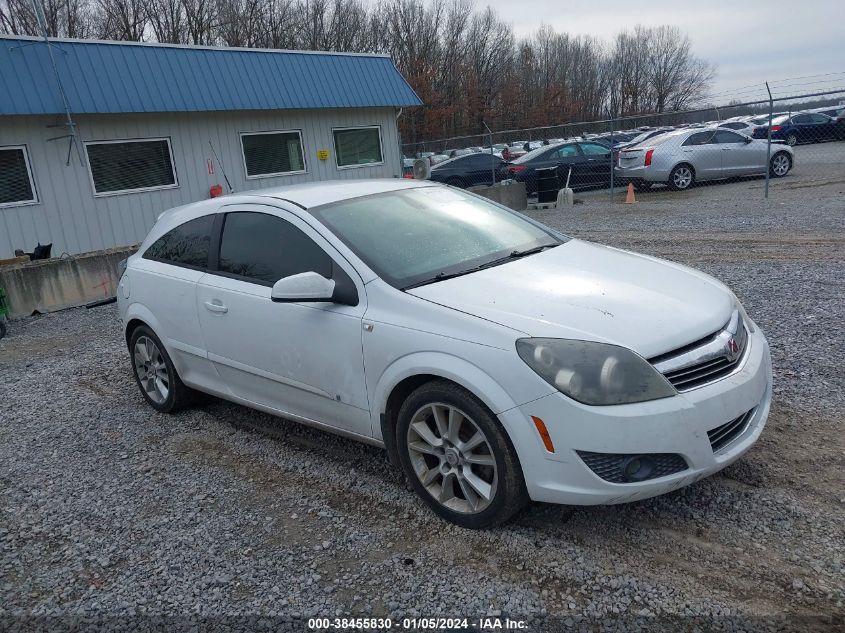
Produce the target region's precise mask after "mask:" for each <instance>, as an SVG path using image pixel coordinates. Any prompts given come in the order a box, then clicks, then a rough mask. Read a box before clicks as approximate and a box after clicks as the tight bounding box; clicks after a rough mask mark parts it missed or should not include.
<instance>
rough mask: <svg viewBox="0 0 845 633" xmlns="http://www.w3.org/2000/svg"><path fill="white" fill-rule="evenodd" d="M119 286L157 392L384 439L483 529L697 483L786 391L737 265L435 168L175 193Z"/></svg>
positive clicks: (141, 375)
mask: <svg viewBox="0 0 845 633" xmlns="http://www.w3.org/2000/svg"><path fill="white" fill-rule="evenodd" d="M117 297H118V309H119V313H120V317H121V319H122V324H123V333H124V336H125V340H126V344H127V347H128V351H129V357H130V360H131V369H132V372H133V374H134V377H135V381H136V382H137V384H138V387H139V389H140V392H141V394H142V396H143V398H144V399H145V401H146V402H147V403H148V404H149V406H150V407H151V408H152V409H155V410H156V411H159V412H166V413H172V412H175V411H177V410H179V409H180V408H183V407H186V406H190V403H191V401H192V399H193V397H194V395H195V394H196V392H198V391H200V392H205V393H208V394H212V395H214V396H218V397H220V398H223V399H225V400H230V401H232V402H235V403H238V404H241V405H244V406H246V407H249V408H253V409H258V410H260V411H263V412H265V413H268V414H271V415H276V416H280V417H283V418H286V419H287V420H293V421H296V422H301V423H304V424H308V425H311V426H315V427H318V428H320V429H324V430H327V431H332V432H336V433H340V434H343V435H345V436H347V437H349V438H352V439H355V440H360V441H364V442H368V443H371V444H375V445H377V446H380V447H384V448H385V449H386V450H387V451H388V452H389V454H390V457H391V459H392V460H393V462H394V463H397V464H398V465H400V467H401V468H402V470H403V471H404V473H405V475H406V476H407V480H408V482H409V483H410V485H411V486H412V487H413V489H414V490H415V491H416V493H417V494H418V495H419V496H420V497H421V498H422V500H423V501H424V502H425V503H426V504H428V505H429V506H430V507H431V508H432V510H433V511H434V512H436V513H437V514H439V515H440V516H441V517H444V518H445V519H448V520H450V521H452V522H454V523H457V524H459V525H461V526H464V527H469V528H481V527H485V526H489V525H493V524H496V523H500V522H503V521H505V520H507V519H508V518H509V517H511V516H513V515H514V514H515V513H516V512H517V511H519V509H520V508H521V507H522V506H523V505H524V504H525V503H526V502H527V501H529V500H535V501H542V502H550V503H563V504H578V505H590V504H614V503H625V502H629V501H636V500H639V499H645V498H647V497H652V496H655V495H659V494H663V493H666V492H670V491H673V490H677V489H678V488H681V487H683V486H685V485H688V484H691V483H692V482H694V481H698V480H700V479H702V478H703V477H706V476H708V475H712V474H713V473H715V472H717V471H719V470H721V469H722V468H724V467H726V466H728V465H729V464H731V463H732V462H734V461H736V460H737V459H739V458H740V457H741V456H742V455H743V454H744V453H746V452H747V451H748V450H749V449H750V448H751V447H752V445H753V444H754V443H755V442H756V441H757V439H758V438H759V437H760V434H761V433H762V431H763V428H764V425H765V423H766V419H767V417H768V414H769V408H770V404H771V399H772V371H771V360H770V354H769V346H768V343H767V341H766V338H765V336H764V335H763V333H762V332H761V331H760V329H759V328H758V327H757V325H756V324H755V323H754V322H753V321H752V320H751V319H750V318H749V317H748V316H747V314H746V313H745V311H744V310H743V307H742V305H740V303H739V301H738V300H737V298H736V297H735V296H734V294H733V293H732V292H731V291H730V290H729V289H728V288H727V287H726V286H725V285H723V284H722V283H720V282H719V281H717V280H716V279H714V278H713V277H710V276H708V275H705V274H704V273H701V272H698V271H695V270H692V269H690V268H687V267H685V266H681V265H679V264H674V263H671V262H664V261H660V260H658V259H656V258H654V257H645V256H641V255H637V254H634V253H629V252H625V251H622V250H619V249H615V248H608V247H606V246H600V245H593V244H590V243H589V242H585V241H582V240H577V239H571V238H569V237H566V236H564V235H562V234H560V233H558V232H557V231H555V230H553V229H550V228H547V227H545V226H543V225H542V224H540V223H538V222H535V221H533V220H531V219H529V218H526V217H525V216H522V215H521V214H518V213H515V212H513V211H511V210H509V209H506V208H504V207H502V206H499V205H497V204H495V203H493V202H491V201H489V200H486V199H484V198H481V197H480V196H475V195H472V194H469V193H467V192H464V191H461V190H458V189H454V188H451V187H445V186H443V185H440V184H437V183H431V182H426V181H418V180H417V181H412V180H402V179H382V180H348V181H342V182H339V181H335V182H319V183H310V184H302V185H293V186H288V187H281V188H275V189H265V190H261V191H255V192H251V193H248V194H235V195H229V196H226V197H224V198H216V199H211V200H204V201H202V202H198V203H194V204H190V205H187V206H183V207H179V208H177V209H173V210H171V211H168V212H166V213H163V214H162V215H161V216H159V219H158V221H157V222H156V224H155V226H154V227H153V228H152V230H151V231H150V233H149V234H148V235H147V237H146V238H145V239H144V241H143V243H142V244H141V246H140V248H139V249H138V251H137V252H136V253H135V254H134V255H132V256H131V257H129V259H128V260H124V262H123V271H122V274H121V276H120V281H119V284H118V289H117ZM244 415H248V414H246V413H245V414H244ZM184 421H185V419H184V418H179V417H176V418H173V420H172V422H171V424H173V425H177V426H178V425H181V424H184ZM317 462H319V460H314V463H315V468H316V469H319V466H318V465H317ZM319 475H320V473H319V470H315V471H314V472H313V476H314V477H319ZM351 476H352V477H354V472H353V473H352V475H351ZM353 485H354V482H352V481H351V480H350V488H352V487H353Z"/></svg>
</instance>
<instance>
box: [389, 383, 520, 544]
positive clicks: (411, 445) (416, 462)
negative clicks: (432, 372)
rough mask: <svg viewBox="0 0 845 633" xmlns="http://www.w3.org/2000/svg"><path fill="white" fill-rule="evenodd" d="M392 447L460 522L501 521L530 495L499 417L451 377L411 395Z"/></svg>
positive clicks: (433, 501) (417, 484)
mask: <svg viewBox="0 0 845 633" xmlns="http://www.w3.org/2000/svg"><path fill="white" fill-rule="evenodd" d="M396 449H397V452H398V453H399V462H400V463H401V464H402V469H403V470H404V472H405V476H406V477H407V479H408V481H409V482H410V484H411V486H412V487H413V488H414V491H415V492H416V493H417V494H418V495H419V496H420V497H422V499H423V501H425V503H427V504H428V506H429V507H430V508H431V509H432V510H434V512H436V513H437V514H438V515H440V516H441V517H443V518H444V519H446V520H447V521H451V522H452V523H455V524H457V525H460V526H461V527H465V528H471V529H479V528H487V527H490V526H493V525H497V524H500V523H503V522H505V521H507V520H508V519H510V518H511V517H512V516H513V515H514V514H516V513H517V512H518V511H519V510H520V509H522V507H523V506H524V505H525V504H526V502H527V501H528V495H527V493H526V491H525V481H524V480H523V477H522V468H521V467H520V465H519V460H518V458H517V456H516V451H515V450H514V448H513V446H512V444H511V442H510V439H509V438H508V437H507V435H506V433H505V431H504V429H503V428H502V427H501V425H500V424H499V421H498V420H497V419H496V416H494V415H493V414H492V413H491V412H490V410H489V409H488V408H487V407H486V406H485V405H484V404H483V403H482V402H481V401H480V400H478V398H476V397H475V396H474V395H472V394H471V393H470V392H468V391H466V390H465V389H463V388H461V387H459V386H458V385H455V384H454V383H451V382H448V381H445V380H436V381H434V382H430V383H426V384H424V385H422V386H421V387H419V388H418V389H416V390H415V391H414V392H412V393H411V395H410V396H408V398H407V399H406V400H405V402H404V403H403V404H402V407H401V408H400V409H399V416H398V423H397V427H396Z"/></svg>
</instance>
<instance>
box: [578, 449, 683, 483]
mask: <svg viewBox="0 0 845 633" xmlns="http://www.w3.org/2000/svg"><path fill="white" fill-rule="evenodd" d="M576 452H577V453H578V457H580V458H581V459H582V460H583V462H584V463H585V464H587V466H588V467H589V469H590V470H592V471H593V472H594V473H595V474H596V475H598V476H599V477H601V478H602V479H604V480H605V481H609V482H611V483H614V484H624V483H633V482H632V481H631V480H630V479H628V478H627V477H626V476H625V474H624V472H623V466H624V465H625V463H626V460H628V459H629V458H640V459H648V460H650V461H651V463H652V465H653V469H652V471H651V472H650V473H649V474H648V476H647V477H644V478H642V479H638V480H636V481H648V480H649V479H657V478H658V477H665V476H666V475H673V474H675V473H679V472H681V471H683V470H686V469H687V462H686V461H685V460H684V458H683V457H681V456H680V455H677V454H675V453H646V454H643V455H624V454H619V453H591V452H588V451H576Z"/></svg>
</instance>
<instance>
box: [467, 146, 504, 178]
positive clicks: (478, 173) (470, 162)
mask: <svg viewBox="0 0 845 633" xmlns="http://www.w3.org/2000/svg"><path fill="white" fill-rule="evenodd" d="M466 163H467V180H468V181H469V184H470V185H492V184H493V174H494V173H495V172H496V170H497V169H498V168H499V166H500V165H501V163H502V161H501V160H500V159H498V158H496V157H494V156H490V154H473V155H472V156H467V161H466Z"/></svg>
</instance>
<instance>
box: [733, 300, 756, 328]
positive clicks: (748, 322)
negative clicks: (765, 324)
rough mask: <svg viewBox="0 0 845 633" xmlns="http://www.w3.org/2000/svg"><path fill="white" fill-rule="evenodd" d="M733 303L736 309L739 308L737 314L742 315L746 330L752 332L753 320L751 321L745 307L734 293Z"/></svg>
mask: <svg viewBox="0 0 845 633" xmlns="http://www.w3.org/2000/svg"><path fill="white" fill-rule="evenodd" d="M734 304H735V306H736V309H737V310H739V316H741V317H742V320H743V322H744V323H745V327H747V328H748V332H749V333H751V334H754V321H752V320H751V318H750V317H749V316H748V313H747V312H746V311H745V308H744V307H743V306H742V304H741V303H740V302H739V299H737V298H736V295H734Z"/></svg>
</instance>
